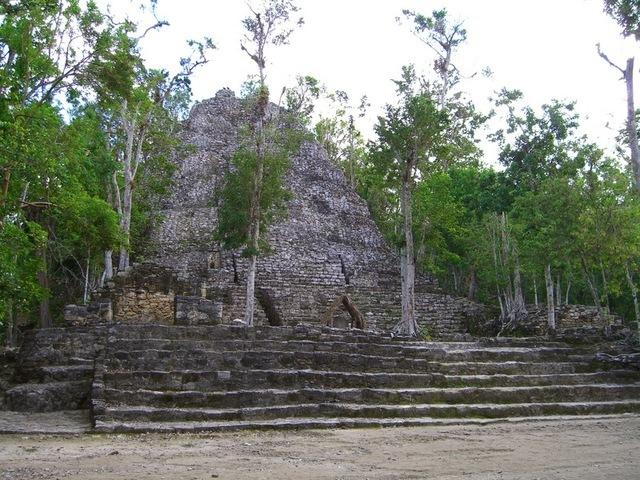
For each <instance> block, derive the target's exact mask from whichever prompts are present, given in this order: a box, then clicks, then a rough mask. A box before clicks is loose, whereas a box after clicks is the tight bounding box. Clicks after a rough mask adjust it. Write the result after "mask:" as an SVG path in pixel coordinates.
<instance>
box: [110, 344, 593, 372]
mask: <svg viewBox="0 0 640 480" xmlns="http://www.w3.org/2000/svg"><path fill="white" fill-rule="evenodd" d="M592 359H593V357H592V356H591V355H570V354H566V353H564V352H563V353H556V352H547V351H537V350H535V351H530V350H527V351H514V350H513V349H510V350H508V351H499V350H496V351H486V350H481V351H475V350H472V351H468V350H466V351H453V352H445V351H431V352H425V353H424V355H423V356H422V357H420V358H411V357H409V358H406V357H401V356H390V357H386V356H378V355H363V354H351V353H346V352H295V351H294V352H291V351H266V350H265V351H257V350H256V351H215V350H188V349H182V350H153V349H148V350H132V351H124V350H120V351H115V352H109V355H108V356H107V358H106V360H105V365H106V367H107V369H131V370H151V369H161V370H189V369H208V368H210V369H212V370H214V369H215V370H233V369H241V368H249V369H254V368H255V369H279V368H294V369H307V368H312V369H316V370H329V369H331V370H336V371H344V370H350V371H352V370H356V371H369V372H371V371H407V372H411V371H414V372H429V370H427V367H428V366H429V363H430V361H439V362H441V363H445V362H473V361H475V362H481V361H487V360H490V361H493V362H502V361H519V362H527V363H530V362H548V363H552V362H582V363H588V362H589V361H591V360H592ZM471 373H475V372H471Z"/></svg>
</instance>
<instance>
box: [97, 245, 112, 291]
mask: <svg viewBox="0 0 640 480" xmlns="http://www.w3.org/2000/svg"><path fill="white" fill-rule="evenodd" d="M112 278H113V251H112V250H105V251H104V271H103V272H102V278H101V280H100V286H101V287H104V284H105V283H106V282H108V281H110V280H111V279H112Z"/></svg>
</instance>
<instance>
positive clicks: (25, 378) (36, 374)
mask: <svg viewBox="0 0 640 480" xmlns="http://www.w3.org/2000/svg"><path fill="white" fill-rule="evenodd" d="M92 378H93V362H92V363H91V364H89V363H85V364H80V365H54V366H46V367H29V368H27V367H22V368H20V369H19V370H18V371H17V372H16V375H15V378H14V381H15V383H28V382H30V383H51V382H73V381H84V380H91V379H92Z"/></svg>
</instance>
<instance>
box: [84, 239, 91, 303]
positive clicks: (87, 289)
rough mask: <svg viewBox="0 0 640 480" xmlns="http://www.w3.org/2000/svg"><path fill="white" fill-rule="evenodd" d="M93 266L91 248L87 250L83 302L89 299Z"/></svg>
mask: <svg viewBox="0 0 640 480" xmlns="http://www.w3.org/2000/svg"><path fill="white" fill-rule="evenodd" d="M90 268H91V249H89V251H88V252H87V269H86V271H85V274H84V292H83V294H82V303H83V304H84V305H86V304H87V300H88V299H89V273H90Z"/></svg>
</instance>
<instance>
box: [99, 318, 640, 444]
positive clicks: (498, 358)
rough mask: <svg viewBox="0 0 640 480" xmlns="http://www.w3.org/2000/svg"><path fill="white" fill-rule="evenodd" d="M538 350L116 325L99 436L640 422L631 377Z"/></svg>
mask: <svg viewBox="0 0 640 480" xmlns="http://www.w3.org/2000/svg"><path fill="white" fill-rule="evenodd" d="M593 358H594V355H593V352H592V351H589V350H588V349H586V348H582V349H577V348H572V347H569V346H568V345H566V344H564V343H559V342H549V341H543V340H541V339H535V338H529V339H527V338H524V339H485V340H479V341H476V342H415V341H411V340H409V339H402V338H392V337H390V336H388V335H383V334H373V333H367V332H361V331H355V330H338V329H329V328H324V327H310V326H302V325H300V326H297V327H281V328H278V327H256V328H254V329H245V328H242V327H235V326H211V327H201V326H199V327H176V326H154V325H146V326H133V325H117V326H113V327H110V328H108V329H107V330H106V333H105V337H104V348H103V349H101V350H100V351H99V353H98V354H97V358H96V362H95V372H94V380H93V384H92V391H91V408H92V413H93V417H94V420H95V429H96V430H97V431H101V432H147V431H157V432H174V431H180V432H197V431H207V430H228V429H245V428H254V429H260V428H266V429H273V428H318V427H325V428H326V427H354V426H386V425H431V424H443V423H458V422H474V421H479V419H507V418H508V419H513V418H523V417H526V418H540V417H549V416H559V415H561V416H576V415H610V414H621V413H634V412H640V372H638V371H633V370H603V368H604V367H603V366H602V365H601V364H599V363H598V362H594V361H593Z"/></svg>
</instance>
